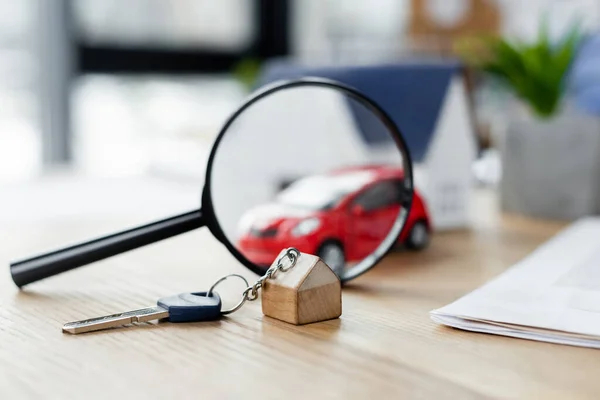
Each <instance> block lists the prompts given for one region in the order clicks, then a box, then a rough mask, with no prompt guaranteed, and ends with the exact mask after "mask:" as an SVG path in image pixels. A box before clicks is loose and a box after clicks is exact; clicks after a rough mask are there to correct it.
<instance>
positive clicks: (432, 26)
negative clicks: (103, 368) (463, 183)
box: [0, 0, 600, 222]
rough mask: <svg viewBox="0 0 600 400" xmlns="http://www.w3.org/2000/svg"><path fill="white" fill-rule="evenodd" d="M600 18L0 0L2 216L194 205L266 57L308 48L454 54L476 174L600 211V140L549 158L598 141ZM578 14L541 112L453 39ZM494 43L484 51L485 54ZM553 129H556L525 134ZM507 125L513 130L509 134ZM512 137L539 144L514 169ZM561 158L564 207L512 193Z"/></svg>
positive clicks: (330, 0)
mask: <svg viewBox="0 0 600 400" xmlns="http://www.w3.org/2000/svg"><path fill="white" fill-rule="evenodd" d="M599 26H600V2H599V1H597V0H527V1H522V0H220V1H211V0H178V1H175V2H167V1H162V0H129V1H127V2H123V1H117V0H78V1H69V0H53V1H51V2H50V1H44V0H20V1H11V0H0V204H1V205H2V207H1V209H2V210H0V218H1V219H0V221H5V222H6V221H10V220H11V219H22V218H24V215H25V214H27V215H29V216H31V215H32V214H34V215H37V217H41V216H44V217H52V218H57V219H60V218H64V217H65V216H73V215H76V214H77V213H78V212H80V213H82V214H83V213H86V215H89V213H95V214H94V215H98V216H100V215H101V214H102V213H101V210H106V212H113V211H114V212H117V210H119V211H118V212H121V213H124V214H126V213H128V212H131V210H136V211H137V212H139V211H143V210H144V207H145V206H148V207H150V208H152V209H151V210H150V212H149V213H150V214H153V215H154V214H156V215H158V214H161V215H162V214H166V215H168V214H170V213H173V212H178V211H180V210H186V209H188V208H189V207H190V206H197V204H198V197H199V192H200V188H201V183H202V179H203V173H204V168H205V167H204V165H205V163H206V158H207V154H208V150H209V149H210V146H211V145H212V142H213V140H214V139H215V136H216V135H217V133H218V132H219V129H220V127H221V124H222V123H223V121H224V120H225V118H226V117H227V116H228V115H229V114H230V113H231V112H232V111H233V110H235V108H236V107H237V106H238V105H239V104H240V103H241V102H242V101H243V99H244V98H245V97H246V96H247V95H248V94H249V92H250V91H251V90H252V88H254V87H255V84H256V82H257V78H258V77H260V76H261V73H263V72H264V69H265V68H266V66H268V65H270V63H271V62H272V61H274V60H282V59H284V60H286V61H287V62H293V63H295V64H302V65H305V66H306V65H307V66H349V65H350V66H362V65H364V66H373V65H403V64H406V63H413V65H414V64H415V63H432V62H445V61H450V60H452V61H453V62H454V61H457V60H458V62H460V63H461V65H464V83H465V87H466V88H467V91H466V93H467V94H468V100H469V101H468V106H469V110H470V115H471V116H472V121H473V127H474V129H473V134H474V138H473V139H474V143H475V145H476V157H475V159H474V160H473V162H472V165H471V169H470V172H469V174H470V176H469V179H470V181H471V182H472V184H473V187H486V188H491V190H493V191H495V193H499V196H500V197H501V198H502V199H503V204H504V205H505V208H506V209H507V210H509V211H517V212H522V213H525V214H531V215H536V216H544V217H549V218H574V217H576V216H579V215H581V214H589V213H596V212H598V211H600V195H598V193H600V183H599V184H598V188H594V187H593V186H594V185H593V184H594V182H599V179H598V178H599V177H600V174H599V173H598V168H597V167H598V163H596V162H595V160H598V158H599V157H598V155H599V154H600V148H599V149H598V151H596V152H595V153H590V154H589V156H588V158H585V160H583V159H582V161H581V164H582V165H579V166H577V169H575V170H569V171H568V172H567V173H565V174H563V173H562V171H565V168H570V166H569V165H566V164H565V163H563V162H562V161H560V160H563V159H564V158H567V159H569V158H573V157H574V155H573V154H574V153H573V152H575V151H579V150H577V149H584V148H593V146H590V143H596V142H595V140H597V139H596V137H598V136H600V128H598V126H599V125H598V124H597V123H596V112H597V109H600V106H599V107H596V105H597V104H600V96H597V95H596V92H595V91H594V90H590V88H593V87H595V86H594V85H595V84H596V82H600V76H599V75H600V72H596V71H598V70H599V69H597V68H594V65H595V66H598V64H594V60H595V59H597V57H596V58H594V56H595V55H596V54H598V53H599V52H600V50H596V49H597V48H598V46H597V45H596V43H595V42H594V34H595V31H596V30H597V29H598V27H599ZM544 27H545V31H544V32H546V33H545V36H547V37H544V38H542V37H541V36H540V35H541V34H540V31H541V29H542V28H544ZM573 27H575V28H576V29H577V30H578V32H579V33H580V34H581V38H582V39H581V42H578V46H579V47H577V49H576V51H574V52H573V54H572V55H571V54H570V53H569V54H567V55H565V56H564V57H563V58H565V59H567V60H568V61H569V62H568V63H567V64H568V67H569V68H568V69H565V71H564V74H560V73H558V74H555V75H552V74H551V73H550V72H551V71H549V70H551V67H550V64H552V62H551V59H550V58H548V60H550V61H549V62H548V63H546V64H544V63H543V62H542V63H541V65H542V67H540V68H538V69H537V70H535V71H539V72H540V74H542V75H544V72H543V71H549V72H548V73H547V74H546V75H544V76H545V77H544V79H546V81H545V82H546V83H545V85H546V86H544V87H546V88H548V87H552V86H553V85H554V86H556V87H559V88H560V94H556V93H554V94H552V93H550V92H552V90H551V88H550V89H548V92H544V93H542V95H541V96H542V97H543V98H547V96H550V97H551V96H555V97H559V98H560V101H561V102H562V100H563V99H565V104H566V105H565V106H564V107H562V106H560V107H557V109H556V110H550V111H547V110H546V111H547V112H545V114H544V112H541V113H536V111H539V107H538V108H536V103H535V99H533V100H532V98H534V97H535V95H533V96H532V95H528V94H531V92H532V91H535V90H536V89H535V88H533V89H532V88H525V89H522V88H519V86H518V84H515V80H514V79H513V80H511V79H510V78H508V79H507V78H506V76H502V74H501V73H498V70H497V69H496V70H495V71H494V70H493V69H491V68H488V69H487V70H486V69H485V68H484V67H481V64H477V63H475V62H472V59H473V55H474V54H476V52H475V53H474V52H469V53H468V54H467V53H465V52H464V51H463V50H464V48H465V46H466V45H467V44H468V42H469V40H470V39H472V38H474V37H475V38H481V37H484V36H490V37H498V38H507V40H508V39H510V40H513V41H515V43H533V47H535V46H537V47H536V48H538V49H542V50H545V48H544V46H543V45H544V44H545V43H546V41H547V42H548V46H547V47H548V48H550V49H552V48H553V47H552V46H554V45H556V46H558V47H559V48H560V46H561V44H563V43H564V42H565V41H566V40H567V39H568V35H569V32H570V30H572V29H574V28H573ZM565 38H567V39H565ZM584 45H587V46H588V48H586V49H587V50H586V51H585V52H584V51H583V50H582V51H579V50H580V49H583V48H584ZM495 49H496V48H492V47H489V48H485V49H483V50H481V51H480V52H479V53H477V54H480V55H484V56H486V55H487V56H490V54H492V56H496V55H497V54H496V53H493V50H495ZM540 51H541V50H540ZM548 51H551V50H548ZM523 53H526V52H525V51H523ZM530 53H535V51H531V52H530ZM528 54H529V53H528ZM530 55H531V54H530ZM580 55H581V57H580ZM584 56H585V57H587V58H585V57H584ZM527 57H529V56H527ZM527 57H525V58H527ZM540 57H542V56H540ZM544 57H550V56H549V55H548V54H546V55H544ZM557 57H559V56H557ZM525 58H524V59H525ZM529 58H530V61H531V63H538V64H540V60H543V58H540V59H536V58H535V57H534V56H531V57H529ZM558 59H560V57H559V58H558ZM525 64H527V62H525ZM544 65H548V67H547V68H545V67H544ZM573 66H575V67H577V68H575V69H573ZM490 71H492V72H496V76H493V75H494V74H493V73H492V74H489V73H487V72H490ZM529 72H531V71H529ZM559 72H560V71H559ZM504 75H506V74H504ZM498 76H500V77H501V78H502V77H503V78H505V79H504V80H502V79H497V78H498ZM524 80H525V81H527V78H524ZM567 80H568V82H567ZM517 81H518V79H517ZM522 81H523V79H521V82H522ZM511 85H512V86H511ZM582 88H584V89H586V90H583V89H582ZM548 93H550V94H548ZM569 96H570V97H569ZM571 97H572V99H573V101H572V102H570V101H567V100H568V99H571ZM561 104H562V103H561ZM571 108H573V110H574V111H572V112H571V111H569V110H571ZM528 110H533V112H531V111H528ZM565 110H566V111H565ZM554 111H556V112H554ZM565 115H566V116H565ZM573 115H575V116H579V115H581V116H582V117H581V118H579V117H573ZM583 116H585V117H583ZM414 118H419V116H417V115H415V116H414ZM588 120H589V121H588ZM582 121H584V122H585V123H584V122H582ZM517 122H518V123H519V124H520V125H519V124H517ZM588 122H589V123H588ZM400 124H401V123H400ZM523 124H525V125H523ZM582 124H584V125H585V126H582ZM401 125H402V124H401ZM553 126H556V127H557V128H556V129H554V128H552V127H553ZM401 128H402V126H401ZM553 129H554V130H556V131H559V132H561V133H562V134H561V135H559V134H557V135H559V136H560V137H562V140H563V141H562V142H561V141H560V140H561V139H560V137H559V138H557V139H556V140H555V141H553V142H551V141H550V139H549V137H550V136H551V135H546V137H544V138H538V136H536V135H538V133H539V132H542V133H540V134H542V135H543V132H548V131H552V130H553ZM572 130H577V131H582V132H583V131H586V132H587V131H590V132H591V133H590V134H589V135H588V136H589V138H588V136H585V135H583V134H581V135H579V136H577V137H578V139H577V140H578V143H579V147H577V148H574V149H573V151H572V152H571V153H570V154H566V153H564V152H563V153H560V151H565V145H566V146H570V145H571V144H570V143H571V141H573V140H575V139H573V137H569V136H566V137H565V135H564V133H565V131H572ZM530 131H531V132H532V133H531V134H529V133H527V132H530ZM515 132H516V133H515ZM511 135H517V136H518V135H521V136H518V137H517V138H516V139H514V140H513V142H515V143H516V144H515V143H512V144H510V143H508V145H507V146H508V147H506V146H504V145H503V143H504V140H505V138H510V137H512V136H511ZM584 136H585V137H584ZM528 141H530V142H531V143H529V142H528ZM565 141H566V143H567V144H565ZM509 142H510V141H509ZM540 142H542V143H545V144H544V145H542V144H540ZM550 142H551V143H550ZM552 143H554V144H552ZM511 146H513V147H515V146H516V147H517V148H519V149H521V150H520V151H521V152H524V151H525V150H526V149H528V148H531V149H534V150H531V151H532V152H533V153H535V149H538V150H539V149H541V150H539V151H538V152H540V151H541V153H542V154H541V155H539V154H538V155H536V154H533V153H532V154H529V153H525V154H520V153H519V154H516V153H518V151H516V150H515V151H514V152H512V153H510V156H511V157H513V158H511V159H510V161H509V163H510V164H511V165H514V166H518V167H515V168H519V169H517V170H516V172H515V171H508V170H506V171H505V168H504V167H503V163H502V160H503V159H506V157H508V156H505V155H503V153H502V149H503V148H511ZM552 149H554V150H552ZM551 151H555V153H551ZM544 154H545V155H546V156H544ZM563 156H565V157H563ZM557 160H559V161H557ZM583 164H584V165H583ZM533 165H538V166H540V167H539V168H538V169H539V171H538V172H535V173H534V172H532V174H533V175H531V176H528V178H527V179H529V181H524V182H515V179H517V178H514V176H515V175H517V176H518V175H521V176H522V175H523V171H525V170H527V171H529V170H530V169H531V170H532V171H533V170H536V168H534V167H533ZM548 165H552V166H553V167H552V168H553V169H549V168H550V167H548ZM557 165H558V166H557ZM65 171H67V172H65ZM536 171H537V170H536ZM549 171H553V172H549ZM75 174H76V176H77V177H78V180H76V181H73V180H72V177H73V176H74V175H75ZM535 174H538V175H535ZM569 174H575V175H576V176H578V177H584V178H585V182H581V183H580V186H579V187H578V186H572V187H569V188H568V190H566V192H567V193H564V194H561V195H560V196H559V197H560V198H558V199H557V202H558V203H560V204H565V201H566V202H567V203H569V201H571V202H574V204H575V203H576V204H575V205H574V206H573V207H571V208H569V207H567V208H569V210H571V211H570V213H569V214H568V215H565V213H561V212H558V211H556V210H555V209H554V208H553V207H554V205H552V204H551V205H548V204H538V203H536V201H535V198H536V196H538V197H540V198H542V197H544V198H545V197H547V194H546V193H545V192H544V190H546V189H544V188H536V189H535V190H536V193H537V195H536V194H527V196H526V198H525V199H522V198H515V196H516V197H519V193H521V194H522V196H521V197H523V196H524V194H523V193H524V192H523V191H524V190H525V189H523V188H524V187H529V186H531V181H534V182H542V181H544V182H546V181H548V180H549V179H547V177H548V175H552V176H553V177H555V178H556V179H560V180H564V179H567V178H566V177H569V176H571V175H569ZM65 176H68V177H69V179H66V178H65ZM82 177H83V178H84V179H82ZM504 178H506V179H507V180H508V181H507V182H506V184H507V185H508V186H506V187H504V186H503V185H504V184H503V183H502V182H503V179H504ZM73 182H75V183H73ZM141 182H144V183H143V184H142V183H141ZM547 184H548V185H550V187H554V186H553V185H554V183H553V182H547ZM164 185H167V186H166V187H165V186H164ZM582 187H583V189H581V188H582ZM74 188H77V190H75V189H74ZM582 190H583V191H585V192H586V193H585V194H582ZM502 191H504V192H505V193H508V194H502ZM587 192H590V193H589V194H588V193H587ZM515 193H516V195H515ZM569 193H570V194H571V197H573V196H574V197H576V198H575V199H574V200H573V199H570V198H569ZM532 196H533V198H534V200H532ZM557 196H558V195H557ZM565 196H566V197H565ZM584 196H586V198H585V201H584V200H582V197H584ZM40 201H42V204H43V206H40V204H39V203H40ZM583 203H585V204H583ZM569 204H570V203H569ZM128 205H129V206H128ZM19 210H26V211H27V213H25V211H23V213H22V215H21V216H19ZM77 210H79V211H77ZM154 210H160V211H154ZM37 217H36V218H37Z"/></svg>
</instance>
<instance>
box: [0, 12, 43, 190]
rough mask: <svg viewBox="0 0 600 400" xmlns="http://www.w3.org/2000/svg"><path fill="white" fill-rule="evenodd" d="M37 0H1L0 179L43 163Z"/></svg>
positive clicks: (27, 173)
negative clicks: (38, 76)
mask: <svg viewBox="0 0 600 400" xmlns="http://www.w3.org/2000/svg"><path fill="white" fill-rule="evenodd" d="M36 3H37V0H19V1H14V0H0V182H5V181H14V180H17V179H23V178H26V177H29V176H31V175H33V174H35V173H36V172H37V171H38V170H39V168H40V165H41V135H40V126H39V115H38V111H39V109H38V97H37V90H38V89H37V82H36V80H37V70H36V68H37V65H38V63H37V59H36V51H35V46H36V45H35V17H36V11H37V10H36Z"/></svg>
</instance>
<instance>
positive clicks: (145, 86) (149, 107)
mask: <svg viewBox="0 0 600 400" xmlns="http://www.w3.org/2000/svg"><path fill="white" fill-rule="evenodd" d="M256 4H257V3H256V2H254V1H248V0H219V1H214V0H178V1H174V2H167V1H164V0H130V1H127V2H123V1H119V0H78V1H74V2H73V7H74V8H73V14H74V18H75V25H76V26H77V28H78V29H77V31H78V34H79V39H78V40H79V42H80V43H81V44H82V45H84V46H86V47H87V48H88V49H89V48H91V49H94V48H96V49H98V48H102V49H110V51H108V52H107V54H108V53H110V54H109V55H105V57H107V58H108V57H120V59H119V60H117V61H116V62H115V63H114V64H111V62H108V63H106V64H102V62H103V61H102V60H101V63H100V64H102V65H116V64H118V65H120V66H123V62H127V57H123V55H122V53H121V54H117V56H115V52H113V50H114V49H127V50H133V51H140V50H142V51H143V50H144V49H152V51H154V50H157V51H164V50H167V51H172V52H173V54H174V55H175V57H177V55H176V54H177V52H188V53H185V54H187V55H188V56H189V54H190V53H189V52H190V51H191V52H195V51H198V52H206V51H208V52H210V51H212V52H215V54H216V55H217V56H215V57H214V59H216V58H218V57H219V56H220V55H223V54H224V55H226V56H225V57H226V58H227V57H235V56H237V55H236V54H243V53H245V52H247V50H248V48H249V47H251V46H252V45H253V43H254V41H255V40H256V37H257V31H258V29H257V26H255V25H256V12H255V6H256ZM97 54H100V53H97ZM136 55H139V53H136ZM167 56H169V54H168V53H165V54H164V57H167ZM154 57H155V58H154V59H155V60H156V56H154ZM164 57H163V56H162V55H161V56H160V57H159V58H162V60H157V61H164ZM191 57H192V60H191V61H195V60H194V58H198V57H201V55H200V54H199V55H198V56H197V57H196V56H195V55H194V54H191ZM205 57H206V56H205ZM152 59H153V58H152V57H148V62H147V63H145V65H143V66H142V67H143V68H144V70H145V71H144V72H145V73H144V74H138V75H131V74H118V71H116V73H117V75H115V74H91V75H90V74H88V75H84V76H82V77H80V78H78V79H77V81H76V84H75V88H74V91H73V96H72V114H73V132H74V150H75V161H76V163H77V164H78V165H79V166H81V167H83V168H84V169H85V170H86V171H88V172H93V173H97V174H110V175H114V174H118V175H122V174H139V173H162V174H175V175H178V176H184V177H188V176H189V177H193V178H198V177H202V176H203V173H204V167H205V163H206V160H207V156H208V151H209V150H210V147H211V145H212V142H213V140H214V138H215V136H216V134H217V133H218V132H219V129H220V127H221V125H222V123H223V122H224V120H225V118H226V117H227V116H228V115H229V114H230V113H231V112H232V111H233V110H234V109H235V108H236V107H237V106H238V105H239V104H240V102H241V101H242V99H243V98H244V96H245V95H246V94H247V93H246V87H245V86H244V85H243V84H242V83H241V82H239V81H238V80H237V79H235V77H234V76H233V75H232V74H231V73H227V71H223V72H221V73H210V74H207V73H203V71H198V72H196V71H191V72H190V71H189V65H188V66H187V67H186V66H185V65H184V66H183V67H182V68H183V69H186V72H187V74H186V75H182V74H174V73H172V72H167V73H166V74H157V73H156V72H153V70H152ZM179 60H181V59H179ZM187 60H188V61H190V58H187ZM211 60H212V61H214V60H213V59H212V58H211ZM211 60H208V61H211ZM177 62H180V61H177ZM182 62H183V63H186V61H185V60H184V61H182ZM213 63H217V62H216V61H214V62H213ZM209 64H210V63H209ZM126 67H127V66H126ZM117 69H118V68H117ZM84 72H85V71H84Z"/></svg>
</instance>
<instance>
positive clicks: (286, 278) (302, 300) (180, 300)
mask: <svg viewBox="0 0 600 400" xmlns="http://www.w3.org/2000/svg"><path fill="white" fill-rule="evenodd" d="M232 277H238V278H240V279H242V280H243V281H244V282H245V283H246V286H247V288H246V289H245V290H244V291H243V292H242V298H241V300H240V301H239V302H238V304H236V305H235V306H234V307H233V308H231V309H228V310H222V309H221V306H222V304H221V298H220V296H219V294H218V293H217V291H216V290H215V289H216V287H217V286H218V285H219V284H220V283H222V282H223V281H225V280H227V279H229V278H232ZM259 290H262V311H263V314H264V315H266V316H268V317H272V318H275V319H278V320H281V321H285V322H288V323H290V324H295V325H303V324H310V323H313V322H319V321H325V320H329V319H334V318H338V317H339V316H340V315H342V285H341V281H340V279H339V278H338V276H337V275H336V274H335V272H333V270H332V269H331V268H329V266H328V265H327V264H325V263H324V262H323V261H322V260H321V259H320V258H319V257H317V256H313V255H311V254H306V253H300V252H299V251H298V250H297V249H295V248H289V249H284V250H282V252H281V253H280V254H279V256H278V257H277V259H276V260H275V262H274V263H273V265H271V267H270V268H269V269H268V270H267V272H266V273H265V274H264V275H263V276H262V277H261V278H260V279H258V280H257V281H256V282H255V283H254V284H253V285H252V286H250V285H249V284H248V281H247V280H246V278H244V277H243V276H241V275H238V274H231V275H226V276H224V277H223V278H221V279H219V280H218V281H217V282H215V283H214V284H213V285H212V287H211V288H210V289H209V290H208V292H198V293H182V294H179V295H175V296H171V297H165V298H162V299H160V300H158V302H157V305H156V306H155V307H148V308H143V309H140V310H134V311H127V312H124V313H119V314H114V315H108V316H105V317H99V318H92V319H87V320H83V321H76V322H69V323H67V324H65V325H64V326H63V332H66V333H72V334H78V333H85V332H93V331H98V330H102V329H108V328H116V327H120V326H123V325H127V324H131V323H134V322H148V321H153V320H167V321H169V322H200V321H211V320H216V319H218V318H220V317H221V316H223V315H227V314H231V313H233V312H235V311H237V310H239V309H240V308H241V307H242V306H243V305H244V304H245V303H246V301H254V300H256V299H258V297H259V293H258V292H259Z"/></svg>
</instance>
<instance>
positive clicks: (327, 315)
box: [261, 253, 342, 325]
mask: <svg viewBox="0 0 600 400" xmlns="http://www.w3.org/2000/svg"><path fill="white" fill-rule="evenodd" d="M280 256H281V255H280ZM277 259H279V257H277ZM261 300H262V311H263V314H264V315H266V316H268V317H271V318H275V319H278V320H280V321H284V322H287V323H289V324H294V325H304V324H311V323H314V322H320V321H327V320H330V319H333V318H338V317H339V316H340V315H341V314H342V286H341V283H340V280H339V278H338V277H337V275H336V274H335V273H334V272H333V271H332V270H331V269H330V268H329V267H328V266H327V265H326V264H325V263H324V262H323V261H322V260H321V259H320V258H319V257H316V256H314V255H311V254H304V253H302V254H301V255H300V257H299V258H298V260H297V261H296V265H295V266H294V267H293V268H292V269H290V270H289V271H287V272H285V273H279V274H277V275H275V277H274V278H272V279H268V280H266V281H265V283H264V286H263V288H262V295H261Z"/></svg>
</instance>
